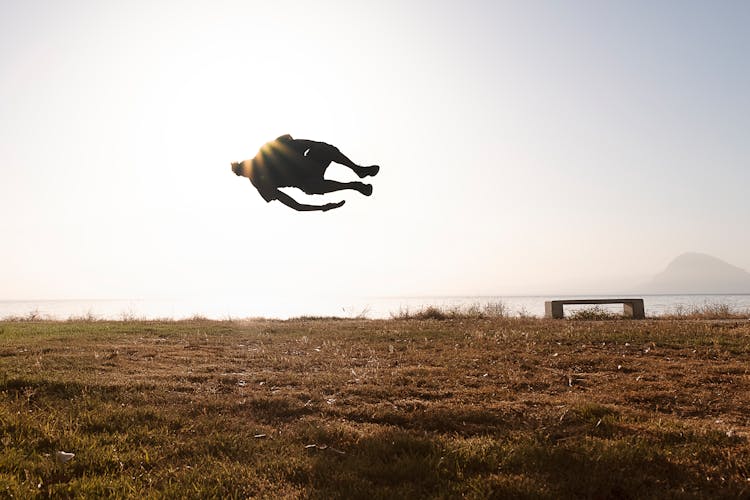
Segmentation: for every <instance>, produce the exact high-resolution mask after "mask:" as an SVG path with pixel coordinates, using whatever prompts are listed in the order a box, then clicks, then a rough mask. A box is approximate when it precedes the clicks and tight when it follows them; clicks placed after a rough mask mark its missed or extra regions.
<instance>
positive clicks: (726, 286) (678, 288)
mask: <svg viewBox="0 0 750 500" xmlns="http://www.w3.org/2000/svg"><path fill="white" fill-rule="evenodd" d="M643 291H644V292H646V293H667V294H682V293H730V294H731V293H750V273H748V272H747V271H745V270H744V269H740V268H739V267H736V266H733V265H731V264H729V263H727V262H724V261H723V260H721V259H717V258H716V257H712V256H710V255H706V254H703V253H684V254H682V255H680V256H679V257H677V258H676V259H674V260H673V261H672V262H670V263H669V265H668V266H667V268H666V269H665V270H664V271H662V272H661V273H659V274H657V275H656V276H654V278H653V279H652V280H651V282H650V283H648V284H646V285H645V286H644V287H643Z"/></svg>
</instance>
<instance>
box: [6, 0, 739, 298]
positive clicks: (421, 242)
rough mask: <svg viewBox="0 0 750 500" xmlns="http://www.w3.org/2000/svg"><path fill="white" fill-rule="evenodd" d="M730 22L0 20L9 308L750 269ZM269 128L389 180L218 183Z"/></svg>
mask: <svg viewBox="0 0 750 500" xmlns="http://www.w3.org/2000/svg"><path fill="white" fill-rule="evenodd" d="M748 26H750V3H748V2H746V1H705V2H692V1H642V2H638V1H621V2H614V1H612V2H600V1H589V2H587V1H559V2H551V1H550V2H543V1H535V2H526V1H515V2H501V1H494V0H492V1H490V0H488V1H467V0H460V1H459V0H455V1H434V0H432V1H427V0H425V1H416V0H414V1H397V0H393V1H386V0H372V1H365V0H362V1H343V0H341V1H330V0H329V1H325V0H317V1H315V2H310V1H302V0H300V1H276V0H275V1H267V2H260V1H252V0H242V1H240V0H238V1H234V2H233V1H216V0H214V1H205V2H195V1H186V0H180V1H177V0H175V1H155V0H149V1H137V0H132V1H129V2H121V1H104V0H96V1H94V0H92V1H74V0H68V1H64V2H62V1H57V0H49V1H40V0H18V1H7V0H0V211H1V213H2V217H1V218H0V299H38V298H149V297H182V296H194V295H213V296H218V295H238V294H241V295H248V296H254V295H259V294H283V293H286V292H288V291H291V290H295V291H296V292H298V293H305V294H356V295H360V296H362V295H364V296H368V295H395V294H432V295H441V294H504V293H526V292H542V293H555V292H563V291H583V290H587V289H592V290H593V289H596V288H597V286H599V285H600V284H602V283H609V284H611V285H610V286H612V287H620V286H621V287H623V288H624V287H626V286H629V285H630V284H631V282H634V281H637V280H638V279H640V278H642V277H644V276H649V275H651V274H654V273H656V272H659V271H661V270H662V269H663V268H664V267H665V266H666V265H667V263H668V262H669V261H670V260H671V259H672V258H674V257H676V256H677V255H679V254H680V253H683V252H686V251H697V252H705V253H709V254H712V255H715V256H717V257H720V258H722V259H724V260H727V261H729V262H731V263H732V264H734V265H737V266H740V267H743V268H745V269H750V251H749V250H750V230H749V229H748V227H749V224H750V217H749V216H750V201H748V198H749V196H748V194H747V193H748V187H750V173H749V172H750V164H749V163H750V162H749V160H750V140H748V131H750V92H749V91H748V89H750V63H749V62H748V54H750V30H748ZM284 133H290V134H292V135H293V136H295V137H299V138H308V139H315V140H323V141H326V142H330V143H333V144H335V145H337V146H338V147H339V148H340V149H341V150H342V151H343V152H344V153H346V154H347V155H349V156H350V157H351V158H352V159H353V160H354V161H357V162H360V163H362V164H372V163H378V164H380V165H381V166H382V170H381V173H380V174H379V175H378V176H377V177H376V178H374V179H373V185H374V187H375V190H374V194H373V196H372V197H371V198H365V197H363V196H361V195H359V194H358V193H356V192H351V193H349V192H346V193H344V194H340V193H339V194H336V193H334V194H329V195H326V196H325V197H322V199H321V200H320V201H318V200H316V202H321V203H322V202H324V201H326V202H327V201H338V200H340V199H346V200H347V204H346V205H345V206H344V207H342V208H341V209H338V210H334V211H331V212H326V213H322V212H314V213H299V212H295V211H293V210H291V209H289V208H287V207H285V206H284V205H282V204H280V203H279V202H277V201H276V202H272V203H266V202H264V201H263V199H262V198H261V197H260V195H259V194H258V193H257V191H256V190H255V189H254V188H253V186H252V185H251V184H250V183H249V182H248V180H247V179H243V178H238V177H236V176H235V175H233V174H232V172H231V170H230V165H229V164H230V162H231V161H234V160H242V159H246V158H251V157H252V156H254V155H255V153H256V152H257V150H258V148H259V147H260V146H261V145H262V144H263V143H264V142H266V141H268V140H271V139H273V138H275V137H276V136H278V135H281V134H284ZM329 177H330V178H336V179H339V180H353V179H354V175H353V174H352V173H351V172H350V171H348V170H347V169H345V168H343V167H340V168H331V169H330V170H329ZM293 194H294V195H295V196H298V198H300V199H301V200H304V199H310V198H311V197H305V196H303V195H301V194H300V193H299V192H293ZM318 198H321V197H318Z"/></svg>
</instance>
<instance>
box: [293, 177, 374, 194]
mask: <svg viewBox="0 0 750 500" xmlns="http://www.w3.org/2000/svg"><path fill="white" fill-rule="evenodd" d="M300 189H302V191H304V192H305V193H307V194H325V193H333V192H334V191H343V190H344V189H354V190H355V191H359V192H360V193H362V194H363V195H365V196H370V195H371V194H372V185H370V184H365V183H363V182H338V181H329V180H327V179H321V180H319V181H316V182H310V183H307V184H306V185H304V186H300Z"/></svg>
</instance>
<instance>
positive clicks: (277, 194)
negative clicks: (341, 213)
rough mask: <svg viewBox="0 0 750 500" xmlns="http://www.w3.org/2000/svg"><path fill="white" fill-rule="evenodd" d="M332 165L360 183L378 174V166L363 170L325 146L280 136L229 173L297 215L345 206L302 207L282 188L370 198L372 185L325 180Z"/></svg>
mask: <svg viewBox="0 0 750 500" xmlns="http://www.w3.org/2000/svg"><path fill="white" fill-rule="evenodd" d="M331 162H336V163H340V164H341V165H344V166H347V167H349V168H350V169H352V170H353V171H354V173H356V174H357V175H358V176H359V177H360V179H361V178H364V177H367V176H368V175H369V176H374V175H376V174H377V173H378V171H379V170H380V167H379V166H377V165H371V166H369V167H362V166H360V165H357V164H356V163H354V162H353V161H351V160H350V159H349V158H347V157H346V156H345V155H344V154H343V153H341V151H339V150H338V148H337V147H335V146H331V145H330V144H326V143H325V142H317V141H308V140H305V139H294V138H292V136H291V135H288V134H287V135H282V136H281V137H278V138H277V139H275V140H273V141H271V142H269V143H266V144H264V145H263V147H262V148H260V151H259V152H258V154H257V155H255V158H253V159H252V160H245V161H242V162H234V163H232V172H234V173H235V174H237V175H240V176H243V177H247V178H248V179H250V182H252V183H253V186H255V187H256V189H257V190H258V192H259V193H260V195H261V196H262V197H263V199H264V200H266V201H267V202H270V201H271V200H279V201H280V202H281V203H283V204H284V205H286V206H288V207H291V208H293V209H295V210H299V211H312V210H322V211H324V212H326V211H328V210H331V209H334V208H339V207H341V206H342V205H343V204H344V202H343V201H340V202H338V203H326V204H325V205H305V204H302V203H299V202H297V200H295V199H294V198H292V197H291V196H289V195H288V194H286V193H284V192H283V191H281V190H280V189H279V188H282V187H296V188H299V189H301V190H302V191H304V192H305V193H307V194H325V193H332V192H334V191H341V190H343V189H354V190H356V191H359V192H360V193H362V194H363V195H365V196H370V195H371V194H372V185H370V184H365V183H363V182H337V181H331V180H328V179H324V178H323V176H324V175H325V172H326V169H327V168H328V166H329V165H330V164H331Z"/></svg>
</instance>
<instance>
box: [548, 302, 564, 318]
mask: <svg viewBox="0 0 750 500" xmlns="http://www.w3.org/2000/svg"><path fill="white" fill-rule="evenodd" d="M564 316H565V315H564V313H563V305H562V304H560V303H557V302H555V301H547V302H545V303H544V317H545V318H555V319H562V318H563V317H564Z"/></svg>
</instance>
